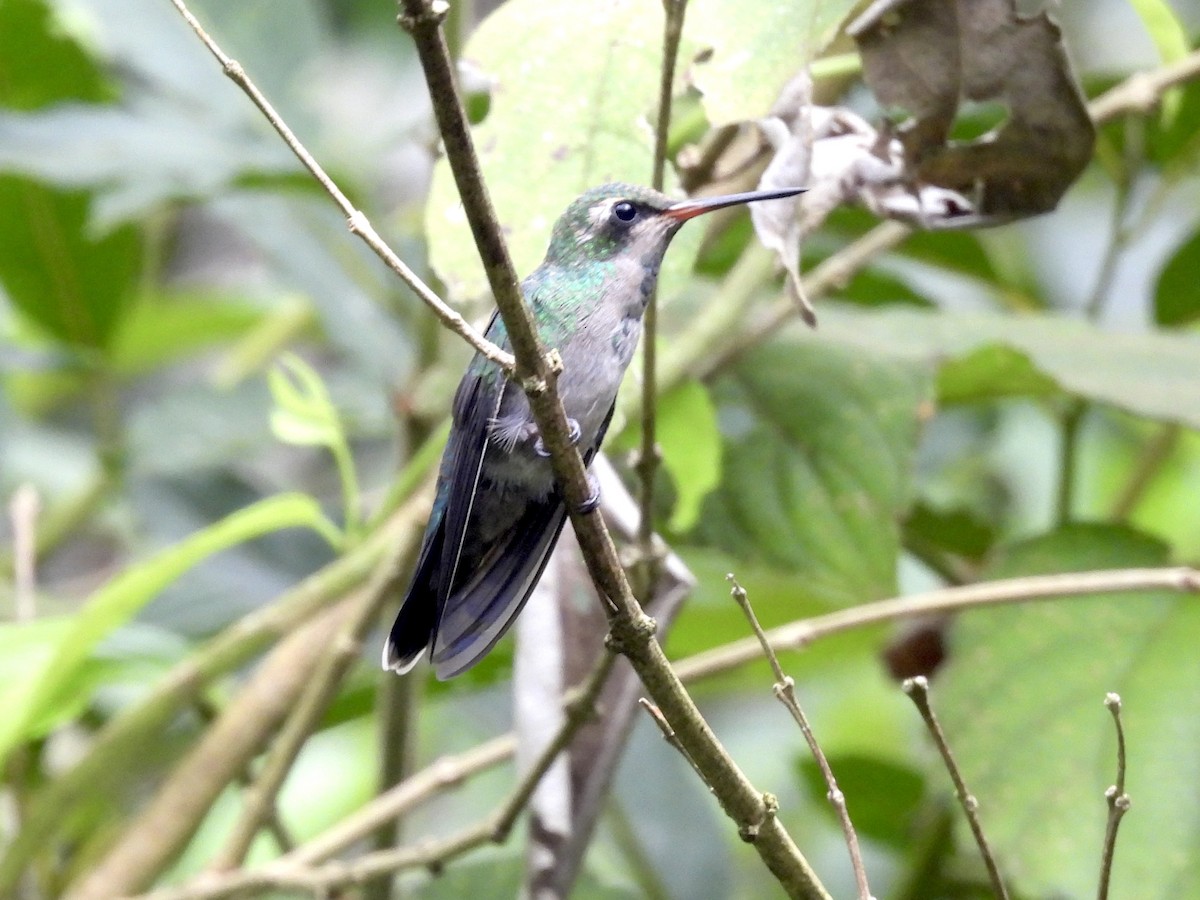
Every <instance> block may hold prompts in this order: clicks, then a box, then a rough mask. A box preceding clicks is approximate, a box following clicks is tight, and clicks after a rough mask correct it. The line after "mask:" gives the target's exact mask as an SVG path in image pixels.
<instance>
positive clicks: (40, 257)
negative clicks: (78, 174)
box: [0, 175, 142, 349]
mask: <svg viewBox="0 0 1200 900" xmlns="http://www.w3.org/2000/svg"><path fill="white" fill-rule="evenodd" d="M89 206H90V199H89V197H88V196H87V195H86V194H82V193H78V192H64V191H54V190H51V189H50V188H48V187H46V186H44V185H42V184H39V183H37V182H34V181H29V180H27V179H24V178H17V177H13V176H5V175H0V284H3V286H4V290H5V291H6V293H7V294H8V296H9V297H10V298H11V300H12V301H13V303H14V304H15V305H16V306H17V308H18V309H20V310H21V312H22V313H24V314H25V315H26V316H27V317H28V318H29V319H30V320H31V321H33V322H36V323H37V324H38V325H39V326H40V327H41V328H42V329H43V330H44V331H46V332H47V333H48V334H49V335H51V336H52V337H54V338H55V339H57V340H59V341H62V342H63V343H66V344H70V345H72V346H75V347H83V348H89V349H103V348H105V347H107V345H108V343H109V341H110V339H111V338H112V335H113V333H114V331H115V330H116V328H117V326H118V325H119V324H120V323H121V320H122V318H123V315H124V314H125V313H126V312H127V311H128V309H129V306H130V300H131V299H132V296H133V282H134V278H135V276H136V275H137V273H138V271H139V269H140V267H141V262H142V258H141V236H140V234H139V232H138V230H137V229H135V228H133V227H132V226H125V227H122V228H118V229H116V230H114V231H111V232H109V233H108V234H105V235H97V234H94V233H93V232H92V231H91V230H90V229H89V228H88V209H89Z"/></svg>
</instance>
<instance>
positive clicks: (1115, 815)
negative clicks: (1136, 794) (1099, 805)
mask: <svg viewBox="0 0 1200 900" xmlns="http://www.w3.org/2000/svg"><path fill="white" fill-rule="evenodd" d="M1104 705H1105V706H1106V707H1107V708H1108V711H1109V712H1110V713H1112V717H1113V726H1114V727H1115V728H1116V731H1117V780H1116V783H1115V784H1113V786H1112V787H1110V788H1109V789H1108V790H1106V791H1105V792H1104V799H1105V800H1106V801H1107V803H1108V819H1107V822H1106V824H1105V827H1104V851H1103V853H1101V855H1100V886H1099V888H1098V889H1097V891H1096V900H1108V886H1109V880H1110V879H1111V877H1112V865H1113V856H1114V854H1115V853H1116V849H1117V829H1118V828H1120V827H1121V819H1123V818H1124V817H1125V813H1127V812H1129V807H1130V806H1132V805H1133V801H1132V800H1131V799H1130V798H1129V795H1128V794H1127V793H1125V726H1124V724H1123V723H1122V722H1121V697H1120V695H1119V694H1113V693H1110V694H1108V695H1107V696H1106V697H1105V698H1104Z"/></svg>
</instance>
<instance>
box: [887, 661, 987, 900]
mask: <svg viewBox="0 0 1200 900" xmlns="http://www.w3.org/2000/svg"><path fill="white" fill-rule="evenodd" d="M903 690H904V693H905V694H907V695H908V697H909V699H910V700H912V702H913V705H914V706H916V707H917V711H918V712H920V714H921V720H922V721H923V722H924V723H925V727H926V728H927V729H928V730H929V734H930V736H931V737H932V738H933V742H934V744H935V745H936V746H937V749H938V753H939V754H941V757H942V762H943V763H944V764H945V766H946V771H947V772H949V773H950V780H951V781H953V782H954V794H955V796H956V797H958V802H959V804H961V806H962V808H963V813H964V814H965V815H966V817H967V824H968V825H970V826H971V834H972V835H973V836H974V837H975V845H976V846H977V847H978V848H979V855H980V856H981V857H983V864H984V866H985V867H987V872H988V879H989V880H990V881H991V882H992V890H993V891H995V894H996V898H997V900H1008V889H1007V888H1005V886H1004V879H1003V878H1001V877H1000V867H999V866H998V865H997V864H996V857H995V854H993V853H992V848H991V845H990V844H988V840H987V837H986V836H985V835H984V833H983V825H982V823H980V821H979V801H978V800H976V799H975V797H974V795H973V794H972V793H971V792H970V791H968V790H967V784H966V782H965V781H963V777H962V773H961V772H960V771H959V769H958V763H957V762H956V761H955V759H954V753H953V752H952V751H951V750H950V745H949V744H948V743H947V742H946V734H945V732H943V731H942V726H941V723H940V722H938V719H937V716H936V715H935V714H934V712H933V707H932V706H930V705H929V681H928V680H927V679H926V678H925V676H924V675H918V676H917V677H916V678H906V679H904V684H903Z"/></svg>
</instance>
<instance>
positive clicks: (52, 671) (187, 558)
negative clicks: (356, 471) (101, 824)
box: [0, 494, 338, 760]
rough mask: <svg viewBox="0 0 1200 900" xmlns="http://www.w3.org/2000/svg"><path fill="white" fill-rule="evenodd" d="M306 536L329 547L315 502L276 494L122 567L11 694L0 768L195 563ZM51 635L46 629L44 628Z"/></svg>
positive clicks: (329, 532)
mask: <svg viewBox="0 0 1200 900" xmlns="http://www.w3.org/2000/svg"><path fill="white" fill-rule="evenodd" d="M301 527H307V528H312V529H314V530H315V531H317V532H319V533H320V534H321V535H323V536H324V537H326V538H327V539H329V540H330V541H331V543H335V544H336V542H337V540H338V535H337V530H336V529H335V528H334V527H333V525H332V524H330V522H329V521H328V520H327V519H326V518H325V516H324V515H323V514H322V513H321V508H320V506H319V505H318V504H317V502H316V501H315V500H314V499H313V498H312V497H309V496H307V495H303V494H280V495H278V496H275V497H268V498H267V499H265V500H261V501H259V502H258V503H255V504H253V505H252V506H248V507H246V508H244V509H240V510H238V511H237V512H235V513H232V514H231V515H229V516H227V517H225V518H224V519H222V520H221V521H219V522H216V523H214V524H213V525H210V526H209V527H207V528H204V529H202V530H200V531H198V532H196V533H195V534H193V535H192V536H191V537H189V538H187V539H185V540H184V541H182V542H180V543H179V544H176V545H175V546H173V547H170V548H168V549H166V550H163V551H161V552H160V553H158V554H156V555H155V556H153V557H152V558H150V559H149V560H147V561H145V562H143V563H139V564H136V565H133V566H130V567H129V568H127V569H126V570H124V571H123V572H122V573H121V574H120V575H118V576H117V577H116V578H114V579H113V580H112V581H110V582H109V583H108V584H106V585H105V586H104V587H102V588H100V589H99V590H97V591H96V592H95V593H94V594H93V595H92V596H91V597H90V598H89V599H88V601H87V603H86V604H85V605H84V607H83V608H82V609H81V610H80V611H79V612H78V613H77V614H75V615H74V616H72V617H71V618H70V620H69V624H68V625H67V626H66V627H65V628H64V630H63V634H62V636H61V638H60V639H59V640H58V641H57V642H56V643H55V644H54V646H53V649H52V651H51V652H50V653H49V654H48V655H47V656H46V657H45V658H44V659H43V660H42V661H41V662H40V663H39V664H36V665H34V666H33V668H32V669H30V670H28V671H26V672H25V673H24V677H23V680H22V681H20V682H19V683H18V684H17V686H16V688H15V689H14V690H12V692H11V693H10V695H9V697H8V698H7V702H6V704H5V714H4V716H3V717H2V718H0V760H3V759H5V758H7V756H8V754H9V752H10V751H11V750H12V749H13V748H14V747H15V746H17V745H18V744H20V743H21V742H22V741H24V740H26V739H28V738H29V737H31V736H32V735H33V734H34V733H35V732H34V730H33V729H34V728H35V727H36V726H37V725H38V724H39V722H40V721H41V720H42V716H43V712H44V709H45V707H46V706H47V705H48V704H51V703H53V702H54V701H55V699H56V698H59V697H62V696H63V688H64V686H66V685H67V684H69V683H70V682H71V680H72V679H74V678H76V676H77V675H78V673H79V671H80V668H81V667H82V666H84V665H85V664H86V662H87V659H88V655H89V654H90V653H91V651H92V649H93V648H94V647H95V646H96V644H97V643H98V642H99V641H100V639H101V638H103V637H104V636H105V635H107V634H109V633H110V632H112V631H113V629H115V628H116V627H117V626H119V625H121V624H123V623H125V622H127V621H129V619H130V618H132V617H133V616H134V615H135V614H136V613H137V612H138V610H140V609H141V608H142V607H143V606H145V605H146V604H147V603H148V602H150V601H151V600H152V599H154V597H155V596H157V595H158V594H159V593H160V592H161V591H162V590H163V588H165V587H166V586H167V585H169V584H170V583H171V582H173V581H175V580H176V579H177V578H179V576H180V575H182V574H183V573H184V572H186V571H187V570H188V569H190V568H192V567H193V566H195V565H196V564H197V563H199V562H200V561H201V560H203V559H206V558H207V557H209V556H211V555H213V554H214V553H218V552H220V551H221V550H226V549H228V548H230V547H233V546H236V545H237V544H240V543H243V542H244V541H248V540H251V539H253V538H256V537H260V536H262V535H264V534H267V533H269V532H272V531H279V530H280V529H283V528H301ZM50 627H53V626H50Z"/></svg>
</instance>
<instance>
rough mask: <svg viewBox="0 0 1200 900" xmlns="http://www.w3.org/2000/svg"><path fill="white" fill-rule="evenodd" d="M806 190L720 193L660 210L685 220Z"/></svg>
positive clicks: (680, 220)
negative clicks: (719, 194)
mask: <svg viewBox="0 0 1200 900" xmlns="http://www.w3.org/2000/svg"><path fill="white" fill-rule="evenodd" d="M806 190H808V188H782V189H780V190H776V191H746V192H745V193H743V194H722V195H721V196H719V197H701V198H698V199H695V200H681V201H680V202H679V203H675V204H673V205H671V206H668V207H667V208H666V209H664V210H663V211H662V214H663V215H664V216H667V217H669V218H672V219H674V220H675V221H677V222H686V221H687V220H688V219H692V218H695V217H696V216H702V215H704V213H707V212H712V211H713V210H715V209H724V208H725V207H726V206H736V205H737V204H739V203H754V202H755V201H756V200H782V199H784V198H785V197H795V196H796V195H797V194H803V193H804V192H805V191H806Z"/></svg>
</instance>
